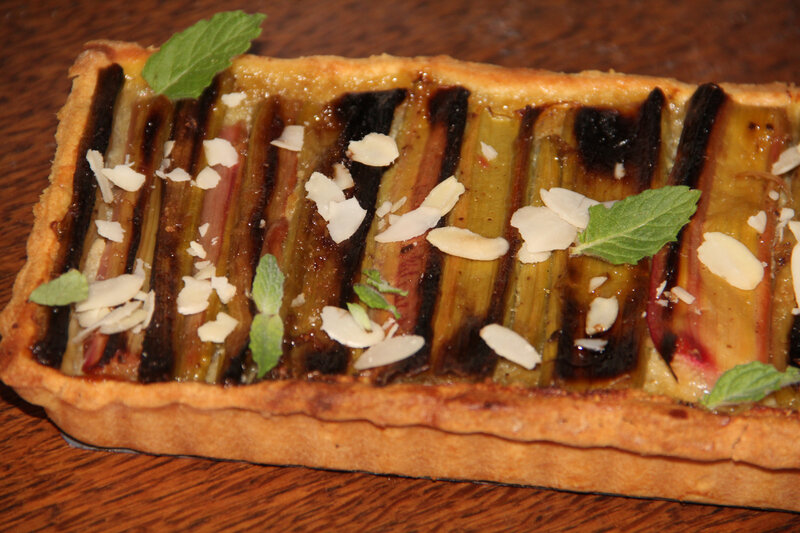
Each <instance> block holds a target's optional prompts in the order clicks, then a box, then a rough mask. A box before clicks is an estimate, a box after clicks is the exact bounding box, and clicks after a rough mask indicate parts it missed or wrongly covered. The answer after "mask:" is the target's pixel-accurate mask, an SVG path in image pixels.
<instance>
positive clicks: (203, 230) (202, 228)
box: [197, 222, 211, 237]
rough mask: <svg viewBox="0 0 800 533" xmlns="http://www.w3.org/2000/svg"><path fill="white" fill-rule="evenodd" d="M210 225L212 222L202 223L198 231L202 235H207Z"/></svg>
mask: <svg viewBox="0 0 800 533" xmlns="http://www.w3.org/2000/svg"><path fill="white" fill-rule="evenodd" d="M210 225H211V224H209V223H208V222H206V223H205V224H202V225H201V226H200V227H199V228H197V232H198V233H199V234H200V236H201V237H205V236H206V232H207V231H208V227H209V226H210Z"/></svg>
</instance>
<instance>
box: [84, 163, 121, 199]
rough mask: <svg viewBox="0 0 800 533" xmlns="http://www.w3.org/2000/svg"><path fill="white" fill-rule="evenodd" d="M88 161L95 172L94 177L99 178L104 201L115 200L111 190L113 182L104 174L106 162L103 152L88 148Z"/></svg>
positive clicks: (98, 182) (99, 186)
mask: <svg viewBox="0 0 800 533" xmlns="http://www.w3.org/2000/svg"><path fill="white" fill-rule="evenodd" d="M86 161H88V163H89V168H91V169H92V172H93V173H94V178H95V179H96V180H97V186H98V188H99V189H100V196H101V197H102V198H103V201H104V202H105V203H107V204H110V203H111V202H113V201H114V193H113V191H112V190H111V184H110V183H109V181H108V178H106V176H105V174H103V167H104V166H105V163H104V162H103V154H101V153H100V152H98V151H97V150H88V151H87V152H86Z"/></svg>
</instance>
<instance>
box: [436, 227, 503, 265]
mask: <svg viewBox="0 0 800 533" xmlns="http://www.w3.org/2000/svg"><path fill="white" fill-rule="evenodd" d="M426 238H427V239H428V242H430V243H431V244H432V245H434V246H435V247H436V248H438V249H439V250H441V251H443V252H444V253H447V254H450V255H455V256H457V257H463V258H465V259H474V260H476V261H493V260H495V259H497V258H498V257H502V256H503V255H505V254H506V252H508V241H507V240H505V239H504V238H502V237H496V238H494V239H491V238H488V237H484V236H482V235H478V234H477V233H474V232H472V231H470V230H468V229H466V228H457V227H455V226H446V227H443V228H436V229H433V230H431V231H430V233H428V235H427V237H426Z"/></svg>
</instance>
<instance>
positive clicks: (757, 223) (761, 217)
mask: <svg viewBox="0 0 800 533" xmlns="http://www.w3.org/2000/svg"><path fill="white" fill-rule="evenodd" d="M747 225H748V226H750V227H751V228H753V229H754V230H756V231H757V232H759V233H764V230H765V229H767V214H766V213H765V212H764V211H759V212H758V213H756V214H755V215H752V216H750V217H748V219H747Z"/></svg>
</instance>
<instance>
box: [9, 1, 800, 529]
mask: <svg viewBox="0 0 800 533" xmlns="http://www.w3.org/2000/svg"><path fill="white" fill-rule="evenodd" d="M235 8H241V9H244V10H246V11H249V12H254V11H260V12H263V13H266V14H267V15H268V16H269V18H268V19H267V21H266V22H265V24H264V31H263V34H262V36H261V37H260V38H259V39H258V40H257V42H256V43H255V45H254V48H253V50H254V51H255V52H257V53H260V54H265V55H274V56H280V57H293V56H298V55H308V54H338V55H344V56H351V57H358V56H365V55H370V54H378V53H383V52H388V53H390V54H396V55H434V54H448V55H451V56H454V57H456V58H458V59H465V60H474V61H484V62H491V63H496V64H500V65H505V66H529V67H539V68H546V69H552V70H562V71H578V70H583V69H600V70H608V69H613V70H617V71H622V72H629V73H641V74H652V75H666V76H672V77H676V78H679V79H682V80H685V81H690V82H703V81H736V82H757V83H763V82H770V81H774V80H780V81H787V82H799V81H800V60H799V59H798V57H800V56H798V53H797V43H798V42H800V4H798V3H796V2H789V1H787V2H778V1H772V0H761V1H757V2H756V1H753V2H747V1H744V0H739V1H730V2H716V1H713V0H702V1H699V0H698V1H694V2H692V1H677V2H669V3H665V5H662V6H653V5H650V4H649V3H647V2H635V1H632V0H600V1H595V2H591V1H588V0H587V1H577V0H573V1H567V2H558V1H529V2H525V1H521V0H518V1H509V2H487V1H485V0H484V1H480V2H479V1H466V0H463V1H462V0H453V1H448V0H440V1H437V2H426V1H420V0H417V1H413V2H391V3H383V2H377V1H375V0H372V1H369V0H363V1H362V0H350V1H336V2H322V1H295V2H293V1H290V0H285V1H284V0H280V1H277V0H276V1H272V2H256V1H252V2H238V1H237V2H226V3H221V2H214V1H211V0H199V1H196V2H189V1H177V2H157V1H153V0H126V1H124V2H100V1H97V2H92V1H86V0H79V1H74V2H64V1H63V0H62V1H58V0H47V1H39V2H30V1H28V0H5V1H2V2H0V75H1V76H2V78H1V79H2V81H1V82H0V132H2V133H1V134H0V135H1V137H0V139H2V141H1V142H0V213H2V221H3V227H2V230H1V231H0V306H4V305H5V304H6V302H8V299H9V296H10V291H11V286H12V283H13V279H14V276H15V275H16V272H17V271H18V270H19V268H20V267H21V266H22V263H23V261H24V259H25V249H24V245H25V239H26V238H27V234H28V232H29V230H30V227H31V225H32V219H33V217H32V211H31V208H32V206H33V204H34V203H35V201H36V199H37V197H38V194H39V193H40V191H41V190H42V189H43V188H44V187H45V184H46V176H47V174H48V169H49V164H50V161H51V158H52V155H53V153H54V151H55V144H54V140H53V135H54V132H55V128H56V116H55V114H56V111H57V110H58V109H59V107H60V106H61V105H62V104H63V103H64V101H65V99H66V96H67V92H68V90H69V80H68V78H67V69H68V68H69V65H70V64H71V63H72V61H73V60H74V59H75V57H76V56H77V55H78V53H79V52H80V51H81V47H82V44H83V43H84V42H86V41H88V40H91V39H97V38H108V39H119V40H131V41H138V42H140V43H142V44H146V45H149V44H160V43H161V42H163V41H164V40H166V39H167V38H168V37H169V36H170V35H171V34H172V33H173V32H175V31H177V30H180V29H183V28H185V27H186V26H188V25H190V24H192V23H193V22H195V21H196V20H198V19H201V18H205V17H208V16H210V15H211V14H213V13H214V12H215V11H217V10H220V9H235ZM321 528H324V529H327V530H366V531H386V530H401V531H425V530H458V531H490V530H517V531H521V530H537V529H541V530H548V531H560V530H564V531H567V530H571V531H611V530H626V531H643V530H647V531H651V530H656V531H673V530H677V531H696V530H700V529H706V528H710V529H712V530H717V531H727V530H731V531H734V530H736V531H784V530H786V531H789V530H798V529H800V517H798V516H797V515H794V514H790V513H780V512H765V511H758V510H750V509H735V508H722V507H714V506H708V505H696V504H682V503H676V502H668V501H655V500H638V499H631V498H623V497H612V496H602V495H585V494H573V493H566V492H557V491H552V490H544V489H536V488H526V487H510V486H502V485H495V484H477V483H469V482H448V481H431V480H419V479H406V478H400V477H392V476H375V475H370V474H364V473H341V472H329V471H320V470H311V469H306V468H301V467H271V466H256V465H249V464H242V463H236V462H222V461H212V460H206V459H195V458H171V457H153V456H147V455H138V454H129V453H107V452H97V451H87V450H82V449H76V448H73V447H70V446H69V445H68V444H67V443H66V442H65V441H64V440H63V439H62V438H61V436H60V434H59V431H58V429H57V428H56V427H55V426H53V425H52V424H51V423H50V422H49V421H48V420H47V418H46V417H45V415H44V413H43V411H42V410H41V409H39V408H36V407H33V406H30V405H28V404H26V403H25V402H23V401H22V400H20V399H19V397H18V396H16V394H15V393H14V392H13V391H12V390H10V389H9V388H7V387H5V386H2V385H0V529H2V530H12V531H37V530H49V529H56V530H80V531H98V530H102V531H117V530H134V531H137V530H147V531H150V530H153V531H161V530H168V531H173V530H189V529H191V530H212V531H218V530H234V531H238V530H251V531H252V530H265V529H270V530H277V531H283V530H314V529H321Z"/></svg>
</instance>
